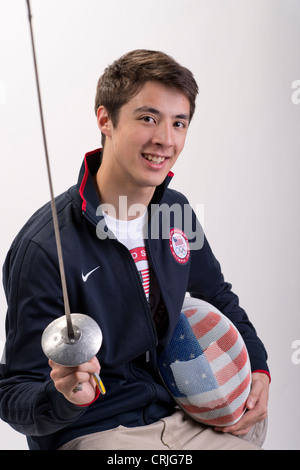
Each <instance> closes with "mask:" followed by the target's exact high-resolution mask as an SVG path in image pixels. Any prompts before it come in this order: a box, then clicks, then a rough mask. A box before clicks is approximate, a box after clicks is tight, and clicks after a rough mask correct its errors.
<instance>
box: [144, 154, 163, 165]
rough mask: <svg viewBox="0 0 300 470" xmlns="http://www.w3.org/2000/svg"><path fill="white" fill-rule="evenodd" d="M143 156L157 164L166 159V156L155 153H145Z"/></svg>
mask: <svg viewBox="0 0 300 470" xmlns="http://www.w3.org/2000/svg"><path fill="white" fill-rule="evenodd" d="M143 157H144V158H146V160H149V161H150V162H153V163H156V164H157V165H158V164H159V163H162V162H164V161H165V157H156V156H155V155H147V154H144V155H143Z"/></svg>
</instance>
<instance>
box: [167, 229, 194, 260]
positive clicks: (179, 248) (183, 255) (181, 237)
mask: <svg viewBox="0 0 300 470" xmlns="http://www.w3.org/2000/svg"><path fill="white" fill-rule="evenodd" d="M170 249H171V253H172V255H173V256H174V258H175V259H176V261H177V262H178V263H180V264H186V263H187V262H188V260H189V258H190V251H191V250H190V245H189V241H188V239H187V236H186V234H185V233H184V232H183V231H182V230H180V229H179V228H172V229H171V231H170Z"/></svg>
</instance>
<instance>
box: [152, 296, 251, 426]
mask: <svg viewBox="0 0 300 470" xmlns="http://www.w3.org/2000/svg"><path fill="white" fill-rule="evenodd" d="M159 371H160V374H161V377H162V379H163V381H164V383H165V385H166V387H167V388H168V390H169V391H170V393H171V394H172V396H173V397H174V399H175V401H176V402H177V403H178V404H179V405H180V406H181V407H182V409H183V410H184V411H185V412H186V413H187V414H188V415H190V416H191V417H192V418H193V419H195V420H196V421H199V422H201V423H204V424H208V425H211V426H229V425H232V424H234V423H236V422H237V421H238V420H239V419H240V418H241V417H242V415H243V414H244V412H245V402H246V400H247V397H248V395H249V392H250V386H251V370H250V361H249V357H248V352H247V349H246V346H245V344H244V341H243V339H242V337H241V335H240V333H239V332H238V330H237V329H236V328H235V326H234V325H233V324H232V323H231V322H230V320H229V319H228V318H227V317H225V316H224V315H223V314H222V313H221V312H219V311H218V310H217V309H216V308H215V307H213V306H212V305H210V304H208V303H207V302H204V301H202V300H199V299H192V298H187V299H186V301H185V304H184V307H183V309H182V312H181V314H180V317H179V321H178V323H177V326H176V328H175V331H174V335H173V338H172V340H171V342H170V343H169V345H168V346H167V348H166V349H165V350H164V351H163V352H162V353H161V355H160V357H159Z"/></svg>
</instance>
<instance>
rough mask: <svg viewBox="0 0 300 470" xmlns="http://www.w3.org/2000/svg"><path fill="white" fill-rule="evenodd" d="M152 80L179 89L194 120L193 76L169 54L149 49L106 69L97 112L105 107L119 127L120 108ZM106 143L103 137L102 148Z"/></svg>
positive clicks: (99, 83) (99, 84) (102, 79)
mask: <svg viewBox="0 0 300 470" xmlns="http://www.w3.org/2000/svg"><path fill="white" fill-rule="evenodd" d="M149 80H157V81H159V82H161V83H163V84H165V85H167V86H170V87H175V88H177V89H179V90H180V91H181V92H182V93H183V94H184V95H185V96H186V97H187V98H188V100H189V102H190V120H191V119H192V117H193V114H194V111H195V100H196V96H197V93H198V86H197V83H196V81H195V79H194V77H193V74H192V73H191V72H190V70H188V69H187V68H185V67H183V66H181V65H180V64H178V63H177V62H176V61H175V60H174V59H173V58H172V57H170V56H169V55H167V54H165V53H163V52H159V51H151V50H145V49H137V50H134V51H131V52H129V53H127V54H125V55H123V56H122V57H120V59H117V60H116V61H114V62H113V63H112V64H111V65H109V66H108V67H107V68H106V69H105V70H104V73H103V75H102V76H101V77H100V78H99V81H98V84H97V92H96V98H95V113H96V114H97V110H98V108H99V106H104V107H105V108H106V109H107V112H108V115H109V117H110V119H111V120H112V123H113V125H114V127H116V126H117V124H118V117H119V111H120V108H121V107H122V106H123V105H124V104H126V103H128V101H129V100H130V99H131V98H132V97H133V96H134V95H135V94H136V93H138V92H139V90H140V88H141V87H142V86H143V85H144V84H145V82H147V81H149ZM104 142H105V135H103V134H102V145H104Z"/></svg>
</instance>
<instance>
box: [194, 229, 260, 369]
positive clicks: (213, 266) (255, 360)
mask: <svg viewBox="0 0 300 470" xmlns="http://www.w3.org/2000/svg"><path fill="white" fill-rule="evenodd" d="M188 291H189V292H190V294H191V296H193V297H198V298H200V299H202V300H205V301H206V302H209V303H211V304H212V305H214V306H215V307H216V308H218V309H219V310H220V311H221V312H222V313H223V314H224V315H226V316H227V317H228V318H229V319H230V320H231V321H232V323H233V324H234V325H235V326H236V327H237V329H238V330H239V332H240V333H241V336H242V337H243V340H244V341H245V344H246V347H247V350H248V353H249V357H250V362H251V368H252V371H264V372H267V373H268V372H269V369H268V365H267V352H266V350H265V347H264V345H263V343H262V341H261V340H260V339H259V338H258V336H257V334H256V330H255V328H254V326H253V325H252V323H251V322H250V320H249V318H248V316H247V314H246V312H245V311H244V310H243V309H242V308H241V307H240V305H239V298H238V296H237V295H236V294H235V293H234V292H233V291H232V285H231V284H229V283H228V282H226V281H225V280H224V276H223V274H222V272H221V267H220V264H219V262H218V261H217V259H216V258H215V256H214V254H213V252H212V250H211V248H210V245H209V243H208V241H207V239H206V237H205V236H204V241H203V246H202V248H201V249H198V250H191V270H190V279H189V286H188Z"/></svg>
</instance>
